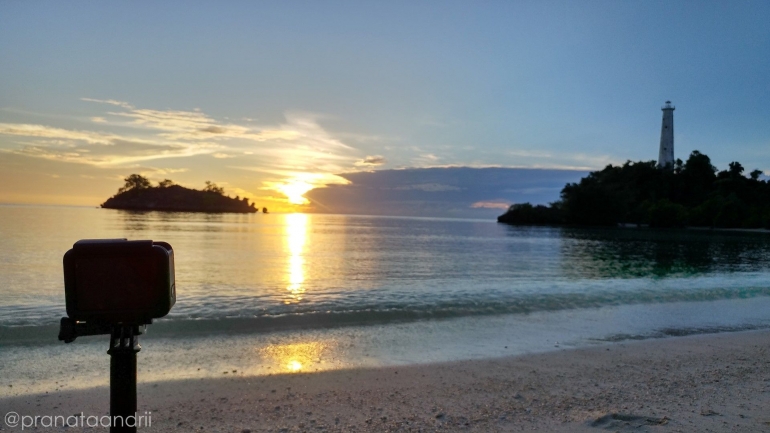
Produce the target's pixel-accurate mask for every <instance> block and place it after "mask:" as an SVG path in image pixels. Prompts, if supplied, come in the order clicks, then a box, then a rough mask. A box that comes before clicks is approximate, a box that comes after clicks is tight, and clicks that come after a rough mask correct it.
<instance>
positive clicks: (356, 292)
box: [0, 205, 770, 397]
mask: <svg viewBox="0 0 770 433" xmlns="http://www.w3.org/2000/svg"><path fill="white" fill-rule="evenodd" d="M95 238H127V239H130V240H138V239H151V240H154V241H164V242H168V243H169V244H171V245H172V247H173V249H174V257H175V265H176V266H175V278H176V290H177V302H176V305H175V306H174V307H173V309H172V310H171V312H170V313H169V314H168V316H166V317H164V318H161V319H156V320H155V322H154V323H153V324H152V325H150V326H148V328H147V332H146V334H144V335H142V336H141V337H140V338H139V339H140V343H141V346H142V349H141V351H140V352H139V354H138V366H139V367H138V371H139V373H138V377H139V381H140V382H145V383H149V382H162V381H167V380H179V379H206V378H215V377H232V376H233V375H236V376H259V375H269V374H294V373H312V372H316V371H325V370H330V369H342V368H361V367H379V366H397V365H408V364H419V363H435V362H446V361H458V360H470V359H480V358H493V357H503V356H512V355H521V354H526V353H536V352H545V351H554V350H568V349H570V348H575V347H585V346H592V345H601V344H617V343H621V344H622V343H623V342H626V341H634V340H640V339H648V338H670V337H676V336H682V335H690V334H698V333H717V332H733V331H739V330H749V329H763V328H770V266H768V265H769V264H770V234H768V233H765V232H741V231H715V230H655V229H647V228H566V227H514V226H509V225H504V224H498V223H497V222H495V221H494V220H470V219H449V218H413V217H383V216H360V215H326V214H301V213H294V214H262V213H259V214H203V213H167V212H129V211H120V210H108V209H99V208H91V207H60V206H22V205H0V397H2V396H12V395H22V394H29V393H41V392H58V391H62V390H67V389H78V388H86V387H93V386H106V385H108V383H109V356H108V355H107V353H106V351H107V349H108V343H109V337H108V336H104V335H103V336H91V337H79V338H78V339H77V340H76V341H75V342H73V343H71V344H65V343H63V342H60V341H58V340H57V334H58V324H59V320H60V319H61V318H62V317H64V316H66V311H65V301H64V279H63V269H62V256H63V255H64V253H66V252H67V250H69V249H70V248H72V244H73V243H74V242H76V241H77V240H80V239H95Z"/></svg>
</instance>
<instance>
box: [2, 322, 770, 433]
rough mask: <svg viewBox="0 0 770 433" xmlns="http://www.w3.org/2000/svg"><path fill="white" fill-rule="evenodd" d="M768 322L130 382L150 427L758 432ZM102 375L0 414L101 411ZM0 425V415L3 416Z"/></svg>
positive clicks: (764, 407)
mask: <svg viewBox="0 0 770 433" xmlns="http://www.w3.org/2000/svg"><path fill="white" fill-rule="evenodd" d="M768 348H770V331H768V330H759V331H743V332H735V333H719V334H705V335H704V334H701V335H692V336H685V337H671V338H664V339H655V340H643V341H631V342H628V341H626V342H618V343H611V344H606V345H601V346H594V347H587V348H578V349H563V350H558V351H552V352H547V353H540V354H531V355H521V356H512V357H504V358H493V359H481V360H470V361H454V362H446V363H437V364H421V365H407V366H396V367H379V368H358V369H343V370H331V371H325V372H319V373H294V374H276V375H266V376H244V375H241V374H239V373H238V372H237V371H236V372H228V373H229V374H227V375H226V376H224V375H223V378H217V379H187V380H178V381H169V382H155V383H153V382H145V383H143V382H141V380H142V379H141V375H140V377H139V381H140V383H139V386H138V400H139V411H140V414H141V412H143V411H151V413H152V427H151V429H152V431H176V430H180V429H183V430H188V431H189V430H192V429H195V430H200V431H236V432H242V431H247V430H248V431H251V432H257V431H397V430H402V431H409V430H410V429H411V430H412V431H419V430H420V429H422V430H423V431H435V430H446V431H459V430H463V431H465V430H469V431H519V430H528V431H532V430H535V431H557V432H558V431H564V432H567V431H577V432H580V431H586V432H587V431H601V430H603V429H609V430H611V431H631V430H634V431H671V432H674V431H706V430H711V431H736V430H737V431H767V430H769V429H770V410H768V408H770V359H769V358H768V357H767V354H768V353H767V351H768ZM108 396H109V392H108V390H107V389H106V388H104V387H99V388H90V389H84V390H75V391H55V390H51V391H50V392H48V393H47V394H30V395H24V396H16V397H7V398H3V399H0V412H3V413H6V412H9V411H16V412H18V413H19V414H22V415H72V414H74V413H80V412H84V413H85V414H86V415H103V414H105V412H106V411H107V410H108V408H109V403H108ZM3 427H5V426H3Z"/></svg>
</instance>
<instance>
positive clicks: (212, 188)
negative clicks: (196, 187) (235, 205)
mask: <svg viewBox="0 0 770 433" xmlns="http://www.w3.org/2000/svg"><path fill="white" fill-rule="evenodd" d="M203 190H204V191H208V192H213V193H216V194H219V195H225V189H224V188H222V187H219V186H217V184H215V183H214V182H211V181H210V180H207V181H206V187H205V188H203Z"/></svg>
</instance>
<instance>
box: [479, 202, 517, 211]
mask: <svg viewBox="0 0 770 433" xmlns="http://www.w3.org/2000/svg"><path fill="white" fill-rule="evenodd" d="M510 206H511V205H510V203H508V202H506V201H477V202H476V203H473V204H471V208H473V209H501V210H508V208H509V207H510Z"/></svg>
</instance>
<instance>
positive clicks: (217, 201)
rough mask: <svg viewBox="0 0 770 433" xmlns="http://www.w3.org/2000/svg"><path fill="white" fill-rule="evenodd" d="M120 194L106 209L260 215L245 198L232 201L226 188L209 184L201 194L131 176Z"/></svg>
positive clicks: (106, 203)
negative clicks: (255, 213)
mask: <svg viewBox="0 0 770 433" xmlns="http://www.w3.org/2000/svg"><path fill="white" fill-rule="evenodd" d="M124 180H125V182H126V183H125V185H124V186H123V187H122V188H120V189H119V190H118V193H117V194H115V195H114V196H112V197H110V198H109V199H107V201H105V202H104V203H102V207H103V208H108V209H126V210H158V211H174V212H236V213H253V212H257V208H256V206H255V204H254V203H249V200H248V199H247V198H246V197H244V198H243V199H241V198H240V197H235V198H231V197H228V196H226V195H225V194H224V188H221V187H219V186H217V184H215V183H212V182H209V181H206V187H205V188H204V189H203V190H202V191H201V190H197V189H190V188H185V187H183V186H179V185H175V184H174V182H172V181H171V180H169V179H165V180H163V181H161V182H158V186H155V187H153V186H152V184H151V183H150V181H149V180H148V179H147V178H146V177H144V176H141V175H138V174H132V175H130V176H128V177H127V178H125V179H124Z"/></svg>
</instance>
